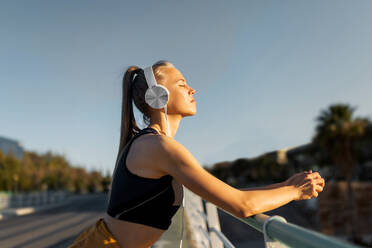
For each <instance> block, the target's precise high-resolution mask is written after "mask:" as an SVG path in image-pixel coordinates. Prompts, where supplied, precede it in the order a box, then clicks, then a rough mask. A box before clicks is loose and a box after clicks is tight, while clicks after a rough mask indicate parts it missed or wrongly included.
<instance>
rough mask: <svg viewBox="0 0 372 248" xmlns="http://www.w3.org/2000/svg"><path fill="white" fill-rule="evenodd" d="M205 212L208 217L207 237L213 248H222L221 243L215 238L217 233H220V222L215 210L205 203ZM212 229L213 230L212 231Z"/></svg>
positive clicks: (212, 206) (208, 203)
mask: <svg viewBox="0 0 372 248" xmlns="http://www.w3.org/2000/svg"><path fill="white" fill-rule="evenodd" d="M205 205H206V210H207V217H208V227H209V236H210V239H211V245H212V247H213V248H223V243H222V241H221V240H220V239H219V237H218V236H217V232H215V231H214V230H216V231H218V232H221V227H220V221H219V218H218V212H217V208H216V206H215V205H214V204H212V203H210V202H206V204H205ZM213 229H214V230H213Z"/></svg>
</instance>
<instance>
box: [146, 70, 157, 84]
mask: <svg viewBox="0 0 372 248" xmlns="http://www.w3.org/2000/svg"><path fill="white" fill-rule="evenodd" d="M143 72H144V74H145V78H146V82H147V84H148V86H149V88H152V87H153V86H155V85H157V82H156V79H155V76H154V72H153V70H152V66H149V67H146V68H145V69H144V70H143Z"/></svg>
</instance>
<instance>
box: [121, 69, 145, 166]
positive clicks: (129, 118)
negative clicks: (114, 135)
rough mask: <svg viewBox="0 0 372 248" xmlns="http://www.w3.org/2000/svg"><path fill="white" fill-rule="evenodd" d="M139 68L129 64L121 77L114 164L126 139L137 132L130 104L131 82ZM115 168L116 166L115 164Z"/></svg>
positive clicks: (137, 128)
mask: <svg viewBox="0 0 372 248" xmlns="http://www.w3.org/2000/svg"><path fill="white" fill-rule="evenodd" d="M139 69H140V68H139V67H137V66H130V67H129V68H128V69H127V71H126V72H125V74H124V77H123V99H122V107H121V128H120V143H119V150H118V154H117V158H116V164H117V162H118V160H119V157H120V154H121V152H122V150H123V149H124V147H125V145H126V144H127V143H128V141H129V140H130V139H131V138H132V137H133V136H134V135H135V134H136V133H137V132H139V130H140V129H139V127H138V125H137V123H136V119H135V118H134V113H133V105H132V93H133V92H132V84H133V77H134V75H135V74H136V72H138V70H139ZM115 169H116V166H115Z"/></svg>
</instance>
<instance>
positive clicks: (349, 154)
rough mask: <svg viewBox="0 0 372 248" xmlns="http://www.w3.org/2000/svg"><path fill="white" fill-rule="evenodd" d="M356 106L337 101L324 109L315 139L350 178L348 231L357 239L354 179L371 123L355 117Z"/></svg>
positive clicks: (352, 237) (340, 170)
mask: <svg viewBox="0 0 372 248" xmlns="http://www.w3.org/2000/svg"><path fill="white" fill-rule="evenodd" d="M354 110H355V108H354V107H351V106H349V105H348V104H334V105H331V106H329V108H328V109H326V110H323V111H322V112H321V114H320V116H319V117H318V118H317V121H318V125H317V127H316V134H315V135H314V137H313V142H314V143H315V144H316V145H318V146H319V147H320V148H322V149H323V151H325V152H326V153H327V154H328V155H329V156H330V158H331V159H332V161H333V163H334V165H335V166H337V167H338V168H337V167H336V168H335V172H336V173H338V174H340V173H341V176H342V177H344V178H345V179H346V183H347V196H348V210H349V213H350V214H349V215H348V216H350V218H351V222H349V226H348V230H347V234H348V237H349V238H350V239H351V240H353V241H356V239H357V236H356V235H357V233H356V230H355V225H354V224H353V223H355V222H354V221H356V216H355V211H354V209H355V200H354V194H353V191H352V188H351V181H352V179H353V175H354V172H355V167H356V166H357V151H356V144H357V143H358V142H359V141H360V140H361V139H362V138H363V136H364V134H365V131H366V127H367V126H368V124H369V121H368V119H366V118H353V112H354Z"/></svg>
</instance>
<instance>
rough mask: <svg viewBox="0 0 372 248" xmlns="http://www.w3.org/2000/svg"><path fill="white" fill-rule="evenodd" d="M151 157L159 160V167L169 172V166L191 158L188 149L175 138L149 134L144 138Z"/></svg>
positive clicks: (180, 163)
mask: <svg viewBox="0 0 372 248" xmlns="http://www.w3.org/2000/svg"><path fill="white" fill-rule="evenodd" d="M144 143H146V147H147V149H148V151H151V154H152V156H151V157H153V158H155V159H156V161H159V167H161V169H163V170H164V171H166V172H169V169H168V168H169V166H172V167H174V165H182V164H187V163H188V162H190V161H189V160H190V159H193V156H192V154H191V153H190V152H189V150H188V149H187V148H186V147H185V146H184V145H182V144H181V143H180V142H178V141H177V140H175V139H173V138H171V137H168V136H164V135H149V136H147V137H146V140H144Z"/></svg>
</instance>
